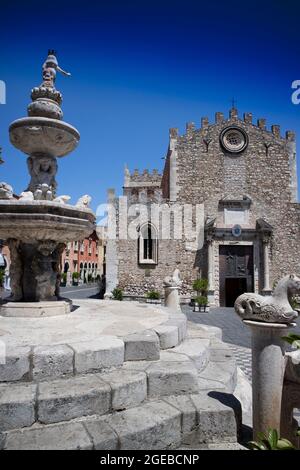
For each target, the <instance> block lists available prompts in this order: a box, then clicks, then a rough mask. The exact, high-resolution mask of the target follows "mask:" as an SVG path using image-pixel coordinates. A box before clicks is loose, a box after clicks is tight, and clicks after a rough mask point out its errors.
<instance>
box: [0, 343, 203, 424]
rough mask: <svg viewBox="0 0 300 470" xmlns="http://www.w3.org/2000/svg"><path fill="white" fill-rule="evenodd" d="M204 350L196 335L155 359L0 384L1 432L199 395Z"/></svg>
mask: <svg viewBox="0 0 300 470" xmlns="http://www.w3.org/2000/svg"><path fill="white" fill-rule="evenodd" d="M197 349H198V351H197ZM208 349H209V341H208V340H206V339H205V340H203V339H200V340H199V339H197V338H196V339H193V340H186V341H184V342H183V343H182V345H180V346H179V347H178V348H173V349H171V350H166V351H163V352H162V354H161V355H162V358H161V359H160V360H158V361H130V362H126V363H125V364H124V365H123V366H121V367H119V368H117V369H114V370H110V371H105V372H102V373H90V374H81V375H76V376H73V377H65V378H57V379H48V380H42V381H37V382H22V383H20V382H19V383H5V384H0V430H8V429H13V428H15V427H26V426H31V425H32V424H34V423H35V422H40V423H44V424H50V423H55V422H60V421H68V420H71V419H75V418H79V417H81V416H89V415H94V414H97V415H104V414H107V413H110V412H112V411H118V410H124V409H128V408H130V407H133V406H137V405H138V404H140V403H142V402H144V401H145V400H150V399H154V398H161V397H164V396H168V395H173V394H178V395H182V394H187V393H197V392H198V391H199V374H201V373H202V372H203V373H204V372H205V367H207V362H208V357H209V356H208Z"/></svg>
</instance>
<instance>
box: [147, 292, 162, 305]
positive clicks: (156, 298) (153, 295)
mask: <svg viewBox="0 0 300 470" xmlns="http://www.w3.org/2000/svg"><path fill="white" fill-rule="evenodd" d="M146 297H147V300H146V302H147V303H150V304H160V303H161V300H160V293H159V292H157V291H155V290H151V291H149V292H147V295H146Z"/></svg>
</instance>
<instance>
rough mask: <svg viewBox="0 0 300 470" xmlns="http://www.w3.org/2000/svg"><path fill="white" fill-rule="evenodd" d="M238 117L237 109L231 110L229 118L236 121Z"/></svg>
mask: <svg viewBox="0 0 300 470" xmlns="http://www.w3.org/2000/svg"><path fill="white" fill-rule="evenodd" d="M237 117H238V110H237V109H236V108H231V109H230V110H229V118H230V119H236V118H237Z"/></svg>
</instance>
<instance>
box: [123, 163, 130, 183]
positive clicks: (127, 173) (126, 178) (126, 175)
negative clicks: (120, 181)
mask: <svg viewBox="0 0 300 470" xmlns="http://www.w3.org/2000/svg"><path fill="white" fill-rule="evenodd" d="M129 182H130V171H129V169H128V166H127V165H126V163H125V166H124V184H125V186H126V185H127V184H128V183H129Z"/></svg>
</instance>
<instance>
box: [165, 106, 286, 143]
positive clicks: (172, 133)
mask: <svg viewBox="0 0 300 470" xmlns="http://www.w3.org/2000/svg"><path fill="white" fill-rule="evenodd" d="M234 121H236V125H238V121H239V122H244V124H246V125H250V126H252V127H253V128H257V129H259V130H261V131H265V132H268V133H270V134H272V135H273V136H274V137H276V138H278V139H284V137H282V136H281V133H280V126H279V125H277V124H272V125H271V126H270V128H269V129H268V128H267V120H266V119H265V118H258V119H257V121H256V124H255V123H254V122H253V114H252V113H250V112H245V113H244V114H243V116H242V118H240V117H239V114H238V110H237V108H235V107H233V108H231V109H230V110H229V114H228V118H226V117H225V115H224V113H223V112H220V111H217V112H216V113H215V119H214V122H210V121H209V119H208V117H207V116H204V117H202V118H201V123H200V127H197V126H196V124H195V123H194V122H187V123H186V132H185V133H184V134H181V135H180V133H179V131H178V129H177V128H174V127H172V128H171V129H170V130H169V137H170V141H171V140H176V139H178V138H179V137H192V136H193V135H194V133H195V132H196V133H197V132H199V131H200V132H201V131H202V132H204V133H205V132H206V131H208V130H209V129H210V128H211V127H213V126H214V125H222V124H223V125H224V126H225V125H228V124H229V123H231V124H234ZM285 140H287V141H292V140H295V134H294V132H292V131H286V135H285Z"/></svg>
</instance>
